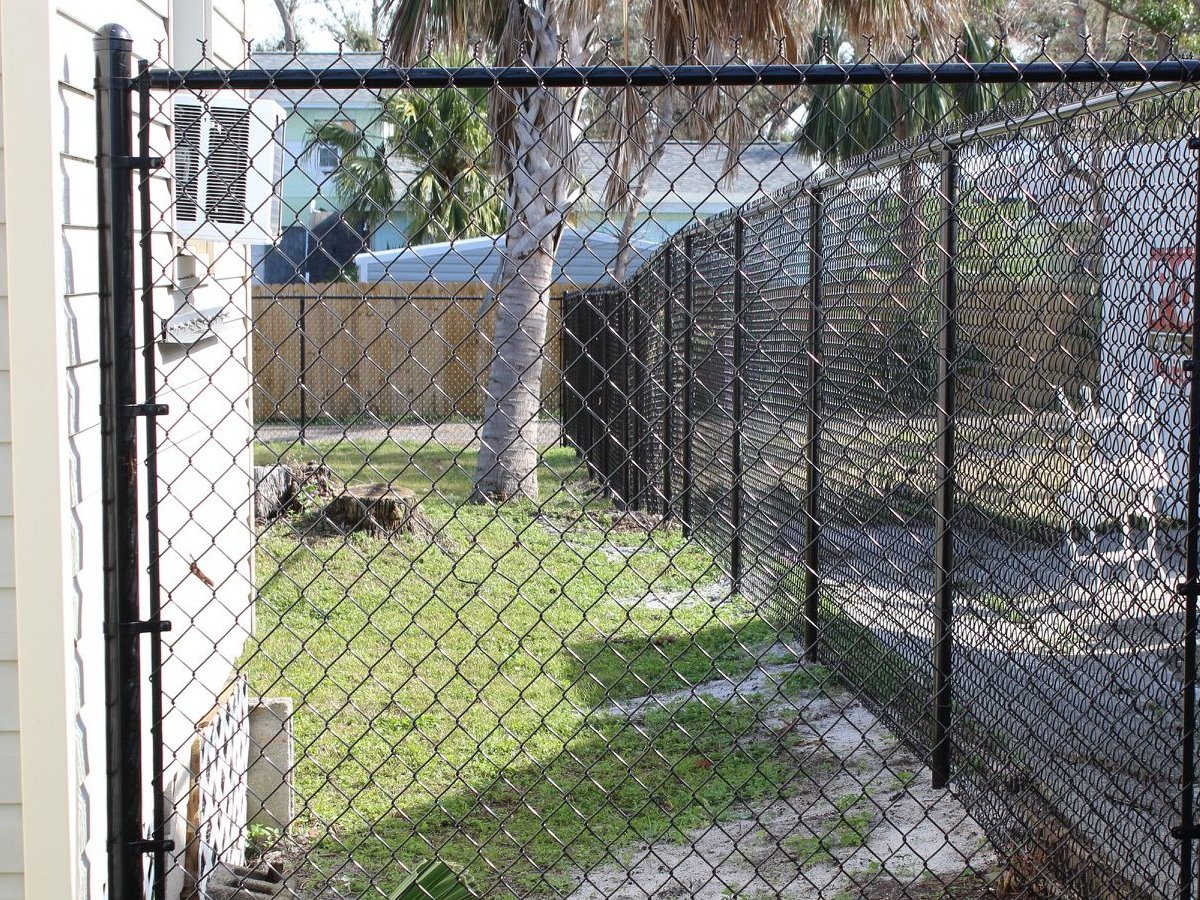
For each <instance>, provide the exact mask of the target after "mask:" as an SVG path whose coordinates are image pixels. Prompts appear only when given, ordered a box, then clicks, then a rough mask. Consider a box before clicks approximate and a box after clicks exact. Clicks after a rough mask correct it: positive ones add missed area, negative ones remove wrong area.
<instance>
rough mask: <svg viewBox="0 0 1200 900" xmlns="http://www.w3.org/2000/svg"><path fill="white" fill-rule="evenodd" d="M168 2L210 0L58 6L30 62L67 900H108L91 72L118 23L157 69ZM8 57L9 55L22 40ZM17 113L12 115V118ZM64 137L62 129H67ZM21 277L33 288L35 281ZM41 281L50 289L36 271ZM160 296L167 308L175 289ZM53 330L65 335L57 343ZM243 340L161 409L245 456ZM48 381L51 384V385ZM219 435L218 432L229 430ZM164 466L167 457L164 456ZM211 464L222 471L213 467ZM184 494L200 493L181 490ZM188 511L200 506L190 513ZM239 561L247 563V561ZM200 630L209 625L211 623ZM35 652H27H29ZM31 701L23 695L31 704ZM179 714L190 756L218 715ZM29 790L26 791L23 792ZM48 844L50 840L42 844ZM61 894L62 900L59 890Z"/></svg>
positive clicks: (5, 834)
mask: <svg viewBox="0 0 1200 900" xmlns="http://www.w3.org/2000/svg"><path fill="white" fill-rule="evenodd" d="M172 2H175V3H188V4H195V3H197V2H202V0H110V2H108V3H96V2H95V0H56V2H55V3H54V4H53V5H52V8H51V10H50V11H48V12H47V13H46V15H47V17H48V19H43V21H42V28H43V31H42V32H41V33H42V35H43V36H45V35H46V34H47V31H46V30H45V29H46V27H47V26H46V21H47V20H48V21H49V32H48V34H49V51H50V52H49V55H48V57H47V55H46V54H45V51H44V50H43V51H41V56H40V57H39V58H38V59H36V60H34V62H35V63H37V62H41V63H42V64H43V65H42V66H41V68H40V71H42V72H45V73H48V77H46V76H37V77H45V81H44V82H43V83H44V91H42V90H39V91H37V92H36V93H37V95H38V97H37V102H39V103H42V104H44V105H43V108H46V105H49V106H50V107H52V109H53V113H54V119H55V128H54V129H53V136H52V138H51V146H52V150H53V153H52V155H51V154H44V153H43V154H42V155H41V157H40V158H42V159H51V158H52V159H54V161H55V172H54V174H53V176H52V177H53V181H54V186H55V196H54V198H53V200H52V203H53V210H54V215H55V218H56V219H57V224H56V226H55V228H54V229H53V230H50V229H41V230H40V231H39V234H43V233H44V234H45V236H46V237H47V238H48V240H47V241H46V242H45V243H46V244H47V246H49V245H51V244H53V245H54V247H55V252H57V253H58V254H59V255H58V256H57V258H56V261H55V262H54V264H53V265H47V266H45V267H44V268H45V272H44V284H43V283H39V284H38V285H36V287H31V286H30V283H29V280H28V277H27V278H26V281H25V294H24V295H22V298H21V299H22V302H27V303H31V304H33V303H40V304H51V305H52V304H54V303H57V304H59V307H58V311H59V315H58V316H57V321H58V322H59V323H61V324H60V326H59V328H57V329H56V328H47V329H44V330H45V331H46V332H47V333H45V334H20V335H14V336H13V337H14V339H15V340H18V341H19V342H20V345H21V346H23V347H32V346H36V347H38V348H43V347H44V348H45V358H47V359H57V360H59V364H58V366H59V371H60V373H61V374H60V378H59V379H56V381H57V385H58V387H60V388H61V391H62V393H61V402H62V405H61V408H60V409H59V410H58V411H57V412H56V414H55V416H54V418H53V421H55V422H58V423H60V425H61V431H60V433H62V434H64V435H65V437H66V442H67V446H66V448H65V452H63V448H62V446H61V445H62V442H61V441H42V444H45V445H54V447H53V449H56V450H57V451H58V452H60V453H61V454H62V456H63V458H64V459H65V463H64V466H63V471H64V474H65V481H66V483H65V484H64V485H62V494H63V498H64V505H63V510H62V517H61V521H60V523H59V526H60V530H61V536H62V541H61V552H58V551H57V550H56V551H55V559H54V560H46V563H47V565H46V570H47V572H48V573H51V574H49V576H48V577H50V578H51V579H52V580H53V577H54V576H53V574H52V573H54V572H55V569H56V566H55V563H56V561H58V560H61V562H62V567H61V571H62V573H63V575H62V583H61V585H60V586H59V589H60V593H59V594H58V596H57V597H56V596H53V595H52V593H53V592H52V591H43V595H42V596H39V598H37V601H38V602H41V603H44V604H47V605H51V606H52V605H53V604H55V603H57V602H60V601H61V603H62V604H63V609H62V610H61V611H60V614H61V618H62V619H63V620H64V621H65V622H67V623H68V626H67V629H66V631H67V632H68V633H65V634H64V637H65V639H66V643H65V644H64V646H62V647H60V648H49V649H53V651H54V652H55V653H59V654H61V663H62V665H63V667H64V669H63V670H62V671H67V670H70V674H69V675H68V681H69V684H68V690H67V691H66V696H67V697H68V700H67V702H68V704H69V705H70V707H72V708H68V709H65V710H61V717H62V719H63V720H64V723H65V722H69V723H70V731H71V733H70V735H69V736H68V738H67V740H66V744H67V746H66V747H65V748H62V747H60V748H59V749H60V750H62V751H63V752H64V753H65V754H67V755H68V756H69V758H70V761H71V771H72V773H73V778H74V784H72V785H70V788H71V791H72V793H73V797H74V798H75V802H74V809H73V810H72V811H71V812H70V815H69V818H70V821H71V822H72V824H73V827H72V828H69V829H64V830H65V831H73V832H74V833H73V834H62V835H61V840H62V849H61V854H62V856H61V859H62V861H63V862H62V865H60V866H59V870H58V871H59V872H60V873H67V872H69V871H71V870H70V869H68V868H66V866H68V865H69V866H71V868H73V870H74V875H73V877H72V878H71V880H72V881H73V882H74V891H73V898H70V900H101V898H103V897H104V896H105V894H106V884H105V882H106V875H107V872H106V868H107V861H106V856H105V835H104V822H105V809H104V796H105V781H104V752H105V742H104V677H103V676H104V660H103V636H102V630H101V622H102V610H103V603H102V587H101V585H102V580H101V570H102V559H101V554H102V547H101V540H100V539H101V533H102V528H101V519H100V514H101V510H100V468H99V459H100V434H99V410H98V407H99V397H100V388H99V368H98V363H97V357H98V345H99V329H98V317H97V306H98V295H97V289H98V278H99V272H98V263H97V234H96V225H97V207H96V169H95V164H94V159H95V154H96V133H95V108H94V103H93V84H92V81H93V77H94V60H95V55H94V49H93V38H94V35H95V32H96V30H97V28H99V27H100V26H101V25H103V24H105V23H107V22H118V23H120V24H121V25H123V26H124V27H125V28H127V29H128V30H129V32H130V34H131V35H132V37H133V38H134V54H135V57H138V58H150V59H154V58H155V57H156V56H157V53H158V52H159V48H160V47H161V48H163V49H164V51H165V50H166V49H167V48H168V46H169V45H168V41H169V40H170V39H171V37H172V36H171V35H170V29H169V28H168V24H169V20H168V17H169V14H170V8H171V5H172ZM0 4H2V5H3V10H4V13H5V20H4V21H5V22H10V23H11V22H14V21H16V22H18V23H20V22H21V21H22V19H23V15H24V13H25V8H24V5H23V4H19V3H18V2H16V0H0ZM215 7H216V8H215V10H214V14H213V16H212V28H213V43H212V52H214V53H215V54H216V55H217V57H218V61H219V62H220V63H221V64H223V65H234V64H237V63H239V62H240V61H241V60H242V57H243V56H244V54H245V45H244V43H243V40H242V33H243V31H244V8H243V0H218V2H217V3H216V4H215ZM43 9H44V8H43ZM9 46H10V49H11V47H12V44H11V42H10V45H9ZM28 80H29V81H32V80H33V79H32V78H31V79H28ZM2 87H3V73H2V63H0V97H2V96H3V91H2ZM30 93H34V92H30ZM31 102H32V101H31ZM16 108H17V107H16V106H15V105H14V107H13V109H14V110H15V109H16ZM14 115H15V113H14ZM59 125H61V127H58V126H59ZM10 127H11V121H10ZM0 130H2V129H0ZM168 138H169V131H168V124H167V123H166V122H165V121H164V122H156V123H155V127H154V128H153V129H152V140H153V141H154V143H155V145H156V146H155V150H156V152H161V150H162V146H160V145H167V144H168ZM22 146H27V145H26V144H23V145H22ZM3 161H4V156H3V137H2V134H0V163H2V162H3ZM23 165H24V164H23ZM2 173H3V170H2V169H0V900H33V897H34V894H35V893H37V891H38V889H37V888H35V886H34V885H35V882H30V883H29V884H28V886H27V885H26V883H25V869H24V868H23V860H24V859H27V858H28V857H27V855H26V854H25V853H24V851H25V850H26V849H28V847H26V846H25V842H24V840H23V836H24V831H25V828H27V827H28V823H25V824H24V825H23V815H22V806H21V802H22V796H21V784H22V778H23V777H28V776H27V775H26V776H23V775H22V767H21V759H20V756H21V754H20V747H21V743H22V732H21V731H20V727H21V725H22V719H21V714H22V712H24V713H25V714H26V715H27V716H28V717H29V718H26V719H25V720H24V722H25V724H26V726H27V727H29V726H30V725H31V724H32V723H34V722H35V721H37V718H36V717H37V716H39V715H40V716H43V717H45V716H49V717H50V718H53V717H54V710H45V709H32V708H31V709H24V710H23V709H22V707H21V706H20V704H19V702H18V680H17V673H18V663H19V660H18V648H19V646H26V647H27V646H28V645H22V644H21V640H20V638H19V632H18V630H17V629H18V628H19V627H21V620H20V619H19V618H18V616H17V610H18V609H29V608H31V607H33V606H34V602H33V600H32V599H29V600H27V599H26V598H25V595H22V597H21V604H20V605H19V604H18V599H17V594H16V591H15V590H14V587H15V582H16V576H15V566H14V541H15V538H14V521H13V454H12V446H11V435H12V427H11V418H12V416H11V409H12V405H11V404H10V399H11V397H10V379H9V358H10V354H9V346H10V343H9V328H8V326H9V302H8V290H9V288H8V277H7V276H8V266H7V264H6V260H5V257H4V253H5V250H6V246H7V238H6V235H5V231H4V222H5V220H6V218H8V217H7V216H6V211H7V210H8V208H7V206H6V203H7V197H6V192H5V190H4V179H3V177H2ZM11 177H12V176H11V173H10V178H11ZM13 183H14V184H15V183H16V182H15V181H14V182H13ZM153 191H154V196H155V200H154V206H155V207H156V208H158V209H162V208H166V207H167V206H168V191H169V174H168V173H167V172H161V173H158V174H157V175H156V176H155V182H154V187H153ZM42 196H45V195H44V194H43V195H42ZM17 209H18V208H17V207H14V208H13V212H14V218H13V221H14V222H15V221H17V219H16V218H15V214H16V212H17ZM154 245H155V256H156V259H157V260H159V263H160V265H159V266H158V268H159V269H160V270H162V271H166V272H169V271H170V260H171V259H172V257H173V255H174V253H175V251H176V249H177V248H176V247H175V245H174V240H173V238H172V237H171V236H170V234H169V233H168V230H167V228H166V226H165V225H161V226H159V227H158V228H156V234H155V238H154ZM242 257H243V254H242V252H241V249H240V248H238V251H237V252H236V253H229V252H226V253H225V254H224V257H223V265H222V274H223V275H224V276H226V277H227V278H229V279H230V282H229V284H230V287H229V288H228V289H227V290H226V291H225V294H226V296H227V297H230V296H232V297H233V298H235V299H236V298H239V297H240V296H241V293H242V292H241V291H240V288H239V285H240V284H241V283H242V281H244V279H245V263H244V262H243V261H242ZM39 258H40V257H39ZM26 270H28V266H27V267H26ZM26 275H27V276H28V271H26ZM37 276H38V280H39V282H40V279H41V277H42V272H41V270H39V271H38V273H37ZM161 293H162V294H164V295H165V294H166V291H165V290H163V291H162V292H161ZM35 330H36V329H35ZM56 330H58V331H61V333H58V334H54V333H53V332H54V331H56ZM245 343H246V342H245V340H244V339H243V340H241V341H238V342H235V349H234V350H231V349H230V348H229V347H223V348H220V349H217V350H215V351H210V353H209V355H208V357H207V358H206V357H205V355H204V354H203V353H202V352H197V353H194V354H193V355H192V357H191V359H190V360H189V363H190V365H189V366H187V367H185V369H186V368H189V367H190V366H191V365H194V366H195V367H197V368H203V367H204V366H205V365H213V364H216V363H219V362H220V361H222V360H224V361H225V372H224V373H223V374H222V376H221V378H219V379H216V380H215V381H214V382H203V383H202V381H201V379H200V377H199V376H198V375H197V374H195V373H194V372H186V377H185V378H184V379H183V381H184V384H182V385H179V386H173V387H174V388H175V390H174V391H172V390H168V391H165V392H164V393H166V394H171V393H173V392H174V393H175V394H176V396H174V397H164V400H165V401H166V402H171V401H172V400H174V401H175V402H177V403H178V404H180V406H179V407H177V408H178V409H179V410H180V412H184V409H183V408H182V404H184V403H190V404H191V409H190V415H191V416H193V417H195V418H196V420H197V424H196V430H197V431H203V430H204V428H205V426H206V423H208V424H215V423H225V424H223V425H222V426H221V428H224V429H225V433H226V436H227V437H228V438H229V440H230V441H231V442H232V441H235V440H239V439H240V440H241V441H242V442H243V443H246V437H245V429H246V428H248V425H247V424H246V423H247V422H248V410H247V409H245V408H239V409H238V412H239V413H240V415H230V405H229V402H228V400H225V399H224V397H223V396H222V393H223V394H225V395H227V396H244V395H248V394H249V392H248V391H246V390H245V388H244V385H242V384H239V381H238V379H239V377H240V378H241V379H242V381H243V382H244V380H245V378H246V377H247V376H246V370H245V367H244V366H243V368H242V372H241V374H240V376H239V373H238V371H237V368H236V366H235V365H234V364H233V363H234V362H235V361H244V360H245V358H246V355H247V353H248V351H247V350H246V349H245V347H244V346H243V345H244V344H245ZM39 352H40V350H39ZM214 353H215V354H216V355H215V356H214V355H213V354H214ZM27 368H28V367H24V368H22V369H21V371H26V370H27ZM50 380H51V379H46V381H47V382H49V381H50ZM26 396H27V395H26ZM26 406H28V404H27V403H26ZM239 420H241V422H242V423H243V424H242V425H241V428H242V431H241V432H239V431H237V429H238V428H239V425H238V421H239ZM209 430H210V431H212V430H214V429H212V428H210V429H209ZM216 430H218V431H219V430H220V428H218V429H216ZM24 434H25V432H22V435H24ZM29 440H32V439H29ZM24 441H25V439H24V438H23V443H22V446H26V442H24ZM39 446H41V444H39ZM24 452H29V451H24ZM169 453H170V450H169V448H168V458H169ZM216 464H217V463H216V462H214V465H216ZM220 464H221V466H222V467H221V469H220V470H219V471H220V472H221V473H222V474H224V475H225V477H226V479H228V478H229V477H230V474H229V473H228V469H229V465H230V459H229V457H228V455H226V458H225V459H224V460H222V461H220ZM210 474H211V477H207V478H204V477H203V476H195V477H197V478H199V479H200V480H207V481H209V482H213V483H218V484H223V485H224V486H226V487H227V489H228V490H229V492H230V494H231V496H230V501H229V503H230V505H231V506H233V507H234V508H236V507H237V506H238V505H239V504H241V503H243V502H248V498H247V497H246V496H244V495H245V494H246V487H245V485H238V484H233V483H231V482H229V481H228V480H227V481H226V482H221V479H220V478H219V477H218V476H217V474H216V473H215V472H214V473H210ZM193 487H194V486H193ZM179 489H180V490H190V489H191V488H189V487H188V486H187V485H186V484H185V483H181V484H180V488H179ZM183 505H184V506H191V505H193V504H188V503H186V502H185V503H183ZM21 508H25V507H21ZM216 515H218V513H217V512H216V510H215V509H214V512H213V513H212V514H211V516H212V517H215V516H216ZM229 515H230V513H229V506H226V507H225V508H224V510H223V512H222V513H221V521H220V522H217V521H216V519H215V518H210V519H209V520H207V521H205V520H204V518H203V517H201V520H200V521H199V522H198V523H197V527H200V528H207V529H208V530H209V531H210V532H212V533H216V532H219V531H220V530H221V527H222V526H224V525H225V524H226V523H227V521H228V519H229ZM22 540H23V542H24V544H23V545H24V546H28V540H27V539H26V538H23V539H22ZM223 549H225V550H228V551H229V552H231V553H232V552H233V551H234V548H232V547H226V548H223ZM241 556H242V557H243V558H244V556H245V552H244V551H243V552H242V554H241ZM23 559H24V557H23ZM24 564H25V563H23V565H24ZM213 568H214V569H215V568H216V566H215V565H214V566H213ZM171 575H172V577H175V578H177V572H175V571H173V570H172V573H171ZM230 583H231V585H234V587H233V588H232V590H234V591H235V592H236V591H239V590H240V595H239V596H240V604H241V607H242V609H243V611H244V614H245V615H246V616H247V620H246V621H247V623H248V622H249V596H250V594H249V578H248V563H247V564H246V571H243V572H240V573H238V575H237V577H235V578H234V579H233V580H232V581H231V582H230ZM235 602H237V601H236V599H235ZM185 606H186V608H185V609H183V610H179V612H180V613H181V614H182V616H183V618H184V619H185V620H186V619H187V618H188V617H190V616H195V615H196V614H197V612H201V610H200V604H199V601H198V600H191V601H189V602H188V603H187V604H185ZM200 618H201V620H203V613H202V612H201V616H200ZM235 618H236V617H235ZM229 624H230V623H229V622H228V621H226V620H222V621H221V622H219V623H217V622H214V623H213V624H212V632H213V633H214V634H220V633H222V631H220V629H224V630H225V631H226V632H227V631H228V630H229ZM42 630H44V629H42ZM225 649H227V648H226V647H224V646H222V647H221V650H225ZM180 651H181V652H184V653H187V652H192V653H194V655H195V656H196V657H198V659H196V660H180V661H178V662H177V666H178V668H179V669H180V670H181V671H182V670H183V669H189V670H191V669H199V668H201V667H200V666H199V665H194V664H193V663H198V662H199V661H200V659H199V658H201V657H202V658H203V659H207V658H208V657H210V656H213V655H214V647H213V644H212V643H211V642H210V643H209V644H208V646H207V648H206V649H204V650H201V649H200V648H196V649H195V650H194V651H189V650H188V648H187V646H186V642H185V644H184V646H181V647H180ZM26 652H27V653H28V650H26ZM48 652H49V650H48ZM218 655H219V654H218ZM234 655H236V653H235V654H234ZM28 658H29V657H26V659H28ZM210 665H211V663H210ZM225 669H226V671H221V672H209V671H203V673H202V677H201V679H200V682H201V683H203V684H204V685H205V687H206V688H207V689H208V692H209V695H210V699H209V701H208V702H209V703H211V695H212V694H213V693H215V692H217V691H219V690H220V689H221V688H222V687H223V686H224V679H226V678H227V677H228V671H227V669H228V665H226V666H225ZM209 680H211V681H212V682H213V683H212V684H211V685H209V684H207V682H208V681H209ZM218 681H219V682H220V683H219V684H218V683H217V682H218ZM29 696H30V694H29V692H28V691H27V692H26V693H25V697H26V699H27V700H28V698H29ZM46 699H47V702H53V701H54V699H55V698H54V696H53V694H50V695H47V698H46ZM170 712H171V714H172V715H173V716H174V717H175V719H176V721H177V730H178V736H177V740H178V743H179V744H181V745H182V744H185V743H187V737H186V735H185V734H184V732H186V731H187V726H188V723H190V724H191V726H192V727H194V724H195V723H196V722H197V721H198V720H199V718H200V717H201V716H202V715H203V713H204V712H207V706H206V705H204V702H203V700H202V699H200V698H197V699H196V700H195V701H194V702H191V703H183V704H177V705H176V707H175V708H174V709H172V710H171V711H170ZM35 730H36V729H33V728H30V730H29V731H27V732H25V734H26V736H28V735H29V734H32V733H34V731H35ZM39 733H40V732H39ZM26 784H27V785H28V782H26ZM147 809H148V807H147ZM44 837H45V835H44V834H43V843H45V840H44ZM51 843H53V842H52V841H51ZM31 846H32V845H31ZM70 848H73V849H70ZM55 852H57V848H54V847H50V848H48V851H47V853H48V854H49V855H53V854H54V853H55ZM43 855H45V854H43ZM72 855H73V858H71V857H72ZM68 860H69V862H68ZM25 868H28V871H29V872H33V870H34V868H35V866H34V865H33V864H32V863H31V864H30V865H29V866H27V867H25ZM27 887H28V893H27ZM55 894H56V896H61V895H62V893H61V892H57V891H56V892H55ZM39 900H40V895H39Z"/></svg>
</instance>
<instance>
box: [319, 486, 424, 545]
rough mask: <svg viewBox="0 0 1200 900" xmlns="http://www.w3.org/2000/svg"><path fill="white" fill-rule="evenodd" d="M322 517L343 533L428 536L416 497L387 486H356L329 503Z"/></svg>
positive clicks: (403, 490)
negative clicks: (359, 532) (362, 532)
mask: <svg viewBox="0 0 1200 900" xmlns="http://www.w3.org/2000/svg"><path fill="white" fill-rule="evenodd" d="M325 518H326V519H328V520H329V522H330V523H331V524H333V525H335V526H336V527H337V528H338V529H339V530H340V531H342V532H343V533H346V534H349V533H350V532H352V531H366V532H369V533H371V534H374V535H378V536H390V535H393V534H420V535H429V534H430V533H431V530H430V526H429V520H428V519H426V518H425V514H424V513H422V512H421V510H420V509H419V508H418V507H417V499H416V495H415V494H414V493H413V492H412V491H410V490H408V489H407V488H399V487H393V486H392V485H390V484H356V485H352V486H348V487H346V488H345V489H344V491H343V492H342V493H341V494H339V495H337V496H336V497H334V498H333V499H332V500H330V501H329V505H328V506H326V507H325Z"/></svg>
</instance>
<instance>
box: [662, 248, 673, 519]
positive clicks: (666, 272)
mask: <svg viewBox="0 0 1200 900" xmlns="http://www.w3.org/2000/svg"><path fill="white" fill-rule="evenodd" d="M663 284H664V287H665V293H664V294H663V343H664V344H665V345H666V349H665V350H664V352H663V393H664V394H666V400H667V402H666V403H665V404H664V406H663V470H662V504H663V515H664V516H666V517H667V518H670V517H671V516H672V515H673V514H674V512H675V497H674V484H673V483H672V477H673V475H674V470H675V326H674V323H673V322H672V313H673V312H674V309H675V245H674V244H673V243H671V242H668V243H667V246H666V249H665V250H664V251H663Z"/></svg>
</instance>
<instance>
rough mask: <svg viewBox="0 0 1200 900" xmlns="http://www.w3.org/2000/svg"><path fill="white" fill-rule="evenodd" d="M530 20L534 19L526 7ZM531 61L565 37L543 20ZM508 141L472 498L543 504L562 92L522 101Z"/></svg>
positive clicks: (562, 191)
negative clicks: (504, 219)
mask: <svg viewBox="0 0 1200 900" xmlns="http://www.w3.org/2000/svg"><path fill="white" fill-rule="evenodd" d="M525 10H526V13H527V14H531V15H532V10H530V9H529V8H528V7H526V8H525ZM529 30H530V37H531V41H530V45H529V51H528V57H527V59H526V60H524V62H527V63H528V64H529V65H531V66H547V65H552V64H553V63H554V62H555V61H556V60H557V58H558V49H559V48H558V33H557V30H556V29H555V28H554V27H553V26H552V24H551V23H550V22H549V20H548V19H547V18H546V17H545V16H544V15H543V16H541V17H540V20H538V21H531V22H530V23H529ZM512 100H513V105H512V106H513V113H512V122H511V128H512V134H511V136H510V137H509V140H510V141H511V146H510V148H509V153H510V156H509V167H510V168H511V172H510V173H509V186H508V207H509V225H508V233H507V234H506V235H505V240H504V254H505V257H506V260H507V265H505V266H504V267H503V274H502V280H501V284H500V285H499V287H498V289H497V291H496V297H495V301H494V302H495V304H496V306H497V307H498V309H497V316H496V331H495V335H494V337H493V339H492V352H493V356H492V362H491V367H490V370H489V372H488V381H487V390H486V393H485V396H484V407H483V425H482V426H481V428H480V434H479V438H480V445H481V446H480V450H479V462H478V464H477V465H476V468H475V489H474V491H473V493H472V499H473V500H475V501H480V500H501V501H503V500H511V499H513V498H515V497H521V496H524V497H529V498H531V499H537V496H538V480H537V465H538V417H539V414H540V412H541V406H542V365H543V358H544V353H545V342H546V318H547V313H548V311H549V307H550V282H551V275H552V273H553V267H554V253H555V249H556V247H557V244H558V237H559V235H560V233H561V231H562V225H563V222H564V219H565V215H566V207H567V187H568V163H569V157H570V154H571V152H572V151H573V149H574V147H573V140H572V137H571V135H570V132H569V129H568V127H567V126H568V125H569V123H568V122H566V121H565V120H566V119H567V115H566V112H567V106H566V104H565V103H564V99H563V96H562V92H561V91H556V90H553V89H548V88H523V89H519V90H516V91H514V92H513V97H512Z"/></svg>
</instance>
